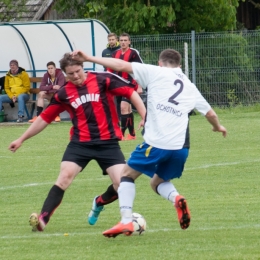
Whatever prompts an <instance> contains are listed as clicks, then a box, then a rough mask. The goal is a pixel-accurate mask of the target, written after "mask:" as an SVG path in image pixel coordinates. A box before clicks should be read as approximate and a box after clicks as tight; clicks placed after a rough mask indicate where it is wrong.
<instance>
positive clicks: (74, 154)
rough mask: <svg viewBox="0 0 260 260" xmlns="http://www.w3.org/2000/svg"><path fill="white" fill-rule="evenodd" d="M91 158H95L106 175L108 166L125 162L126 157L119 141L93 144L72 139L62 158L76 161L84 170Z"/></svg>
mask: <svg viewBox="0 0 260 260" xmlns="http://www.w3.org/2000/svg"><path fill="white" fill-rule="evenodd" d="M91 160H95V161H96V162H97V163H98V165H99V167H100V168H101V169H102V171H103V174H104V175H106V174H107V173H106V169H107V168H109V167H111V166H113V165H116V164H125V157H124V155H123V153H122V151H121V148H120V146H119V144H118V142H117V141H109V142H104V143H102V144H92V145H91V144H88V143H80V142H72V141H71V142H70V143H69V144H68V146H67V149H66V151H65V152H64V155H63V158H62V161H69V162H74V163H76V164H77V165H79V166H80V167H82V170H83V169H84V168H85V167H86V166H87V165H88V163H89V162H90V161H91Z"/></svg>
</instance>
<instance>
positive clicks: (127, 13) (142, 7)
mask: <svg viewBox="0 0 260 260" xmlns="http://www.w3.org/2000/svg"><path fill="white" fill-rule="evenodd" d="M242 1H244V0H242ZM238 2H239V0H186V1H183V0H94V1H86V0H56V8H57V10H58V11H60V12H65V11H69V10H74V14H75V16H74V17H73V18H95V19H98V20H100V21H103V22H104V23H105V24H106V25H107V26H108V27H109V29H110V30H111V31H115V32H118V31H120V32H122V31H125V32H128V33H130V34H158V33H161V34H165V33H174V32H179V33H180V32H190V31H191V30H195V31H197V32H201V31H225V30H234V29H236V8H237V7H238Z"/></svg>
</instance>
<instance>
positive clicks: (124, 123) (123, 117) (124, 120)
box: [121, 115, 128, 136]
mask: <svg viewBox="0 0 260 260" xmlns="http://www.w3.org/2000/svg"><path fill="white" fill-rule="evenodd" d="M127 118H128V115H121V131H122V135H123V136H124V135H125V130H126V128H127Z"/></svg>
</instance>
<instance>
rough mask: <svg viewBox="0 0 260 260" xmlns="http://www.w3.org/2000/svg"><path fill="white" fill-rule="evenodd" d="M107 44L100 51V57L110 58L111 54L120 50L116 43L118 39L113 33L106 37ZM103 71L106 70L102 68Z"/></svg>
mask: <svg viewBox="0 0 260 260" xmlns="http://www.w3.org/2000/svg"><path fill="white" fill-rule="evenodd" d="M107 39H108V44H107V47H106V48H105V49H104V50H103V51H102V57H104V58H111V57H112V53H113V52H114V51H116V50H118V49H120V44H119V42H118V37H117V35H116V34H115V33H109V34H108V35H107ZM104 70H105V71H106V70H107V69H106V68H105V67H104Z"/></svg>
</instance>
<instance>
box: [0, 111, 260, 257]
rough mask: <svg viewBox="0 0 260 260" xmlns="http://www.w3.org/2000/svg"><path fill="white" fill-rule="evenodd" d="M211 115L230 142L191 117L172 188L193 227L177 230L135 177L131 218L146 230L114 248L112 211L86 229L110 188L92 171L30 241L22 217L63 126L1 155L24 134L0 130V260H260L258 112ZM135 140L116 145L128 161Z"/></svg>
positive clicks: (38, 192) (53, 164)
mask: <svg viewBox="0 0 260 260" xmlns="http://www.w3.org/2000/svg"><path fill="white" fill-rule="evenodd" d="M218 112H219V114H220V120H221V122H222V124H223V125H225V126H226V127H227V129H228V137H227V138H225V139H224V138H223V137H222V136H221V134H220V133H214V132H212V131H211V126H210V125H209V124H208V123H207V122H206V120H205V119H204V118H203V117H202V116H200V115H196V116H192V117H191V123H190V129H191V149H190V154H189V158H188V161H187V164H186V168H185V171H184V173H183V176H182V178H180V179H177V180H174V184H175V186H176V188H177V189H178V191H179V192H180V193H181V194H182V195H184V196H185V197H186V198H187V201H188V203H189V207H190V210H191V214H192V221H191V225H190V227H189V228H188V229H187V230H185V231H184V230H181V228H180V227H179V224H178V221H177V217H176V212H175V210H174V208H173V207H172V205H171V204H170V203H169V202H168V201H166V200H164V199H162V198H161V197H159V196H158V195H156V194H155V193H153V192H152V190H151V189H150V187H149V179H148V178H147V177H145V176H141V177H140V178H139V179H138V180H137V181H136V186H137V194H136V200H135V204H134V211H135V212H138V213H141V214H143V215H144V216H145V218H146V220H147V224H148V229H147V231H146V232H145V234H143V235H141V236H131V237H125V236H118V237H117V238H115V239H112V238H111V239H108V238H105V237H103V236H102V231H104V230H106V229H108V228H110V227H111V226H113V225H114V224H116V223H117V222H118V221H119V219H120V215H119V209H118V202H115V203H113V204H110V205H109V206H107V207H106V209H105V211H104V212H102V213H101V217H100V219H99V221H98V222H97V224H96V225H95V226H89V225H88V223H87V221H86V213H88V211H89V209H90V208H91V204H92V200H93V197H94V196H96V195H97V194H100V193H101V192H103V191H104V190H105V188H106V187H107V185H108V184H110V181H109V178H108V177H107V176H102V174H101V170H100V169H99V168H98V166H97V164H96V162H91V163H90V165H88V167H87V168H86V169H85V170H84V171H83V172H82V173H80V174H79V176H78V177H77V178H76V179H75V181H74V182H73V184H72V185H71V187H70V188H69V189H68V190H67V191H66V193H65V196H64V199H63V202H62V204H61V205H60V207H59V208H58V209H57V210H56V212H55V213H54V215H53V216H52V218H51V221H50V222H49V224H48V226H47V227H46V229H45V231H44V232H43V233H34V232H31V229H30V227H29V225H28V217H29V215H30V214H31V213H32V212H35V211H36V212H39V211H40V209H41V207H42V204H43V201H44V199H45V197H46V195H47V193H48V191H49V189H50V187H51V186H52V185H53V183H54V182H55V180H56V178H57V175H58V172H59V165H60V160H61V157H62V154H63V152H64V150H65V148H66V145H67V143H68V138H69V135H68V131H69V128H70V123H69V122H61V123H59V124H51V125H50V126H48V127H47V128H46V129H45V130H44V131H43V132H42V133H40V134H39V135H37V136H35V137H33V138H32V139H30V140H28V141H26V142H25V143H24V144H23V146H22V147H21V148H20V149H19V150H18V151H17V152H16V153H14V154H13V153H11V152H10V151H8V149H7V147H8V145H9V143H10V142H11V141H12V140H14V139H16V138H17V137H18V136H19V135H20V134H22V133H23V132H24V131H25V129H26V128H27V127H28V125H27V124H25V125H15V126H6V124H1V126H0V131H1V139H0V140H1V149H0V161H1V166H0V173H1V175H0V176H1V184H0V245H1V246H0V259H6V260H9V259H10V260H12V259H19V260H20V259H24V260H29V259H38V260H41V259H44V260H45V259H55V260H59V259H63V260H64V259H94V260H96V259H97V260H99V259H100V260H101V259H108V260H110V259H111V260H117V259H130V260H132V259H133V260H135V259H136V260H139V259H140V260H141V259H142V260H143V259H144V260H145V259H149V260H153V259H160V260H164V259H165V260H168V259H185V260H197V259H198V260H200V259H205V260H208V259H226V260H231V259H232V260H233V259H234V260H238V259H245V260H251V259H258V260H259V259H260V246H259V231H260V221H259V212H260V198H259V187H260V186H259V185H260V181H259V179H260V177H259V163H260V158H259V131H260V127H259V125H260V119H259V112H258V111H255V110H253V112H252V111H251V110H250V109H249V110H248V109H245V110H243V109H239V110H236V111H234V110H233V111H232V110H226V111H218ZM137 119H138V118H137V116H136V122H137ZM141 141H142V138H141V134H140V132H138V140H136V141H129V142H122V143H121V147H122V150H123V152H124V153H125V156H126V157H127V158H128V157H129V154H130V152H131V151H132V150H133V149H134V147H135V146H136V144H138V143H140V142H141ZM64 233H68V234H69V235H68V236H64Z"/></svg>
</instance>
